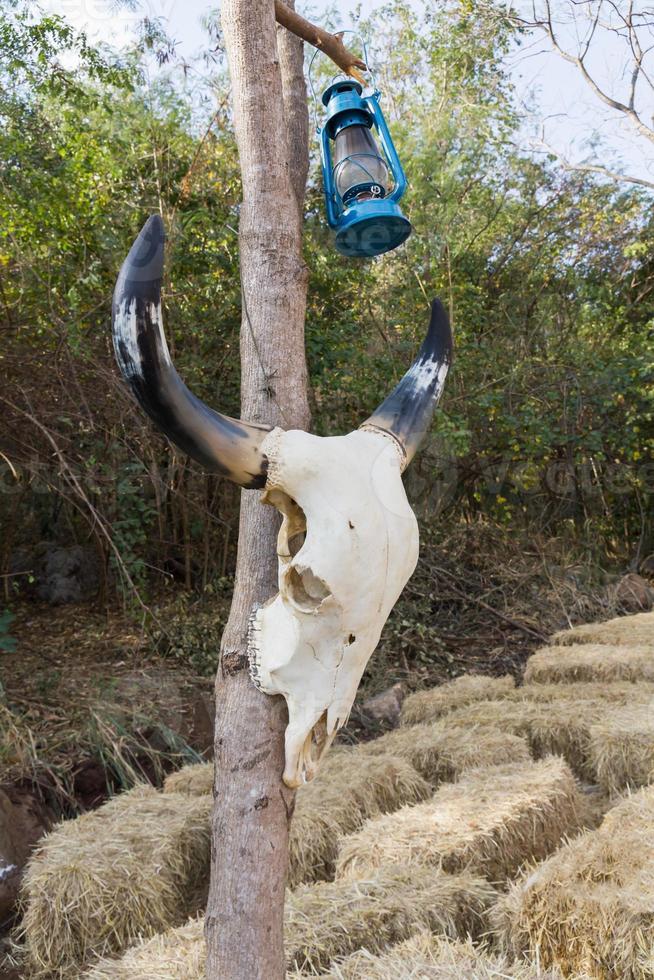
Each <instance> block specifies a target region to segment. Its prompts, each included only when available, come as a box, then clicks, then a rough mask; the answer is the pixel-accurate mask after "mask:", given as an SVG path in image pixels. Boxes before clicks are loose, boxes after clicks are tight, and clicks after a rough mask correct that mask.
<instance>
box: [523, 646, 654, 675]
mask: <svg viewBox="0 0 654 980" xmlns="http://www.w3.org/2000/svg"><path fill="white" fill-rule="evenodd" d="M577 681H601V682H604V683H606V682H607V681H654V645H652V646H650V647H647V646H614V645H612V644H601V643H574V644H570V645H569V646H551V647H543V649H542V650H539V651H538V652H537V653H535V654H534V655H533V656H532V657H530V658H529V660H528V661H527V668H526V670H525V684H542V683H554V684H562V683H570V682H577Z"/></svg>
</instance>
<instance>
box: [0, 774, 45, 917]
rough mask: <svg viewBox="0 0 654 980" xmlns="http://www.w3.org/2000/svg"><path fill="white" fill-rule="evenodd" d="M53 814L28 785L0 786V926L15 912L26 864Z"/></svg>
mask: <svg viewBox="0 0 654 980" xmlns="http://www.w3.org/2000/svg"><path fill="white" fill-rule="evenodd" d="M51 824H52V815H51V814H50V813H49V811H48V810H47V808H46V807H45V806H44V805H43V804H42V803H41V802H40V801H39V800H38V799H37V798H36V797H35V796H34V794H33V793H32V792H30V790H28V789H24V788H22V787H16V786H5V787H4V788H3V789H0V926H1V925H2V923H3V922H5V921H6V920H7V919H8V918H9V917H10V916H11V912H12V908H13V906H14V903H15V901H16V897H17V895H18V887H19V884H20V878H21V875H22V872H23V868H24V866H25V864H26V862H27V859H28V857H29V856H30V854H31V852H32V850H33V849H34V847H35V846H36V844H37V842H38V841H39V840H40V838H41V837H42V836H43V835H44V834H45V833H46V831H48V830H49V828H50V826H51Z"/></svg>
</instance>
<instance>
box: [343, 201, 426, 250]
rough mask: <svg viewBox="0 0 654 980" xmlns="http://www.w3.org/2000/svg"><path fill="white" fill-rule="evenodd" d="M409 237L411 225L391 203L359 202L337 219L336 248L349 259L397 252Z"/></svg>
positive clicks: (397, 207)
mask: <svg viewBox="0 0 654 980" xmlns="http://www.w3.org/2000/svg"><path fill="white" fill-rule="evenodd" d="M410 234H411V222H410V221H409V219H408V218H405V217H404V215H403V214H402V211H401V210H400V208H399V206H398V205H397V204H396V203H395V202H394V201H391V200H388V199H387V200H384V199H382V200H374V201H362V202H360V203H358V204H353V205H352V206H351V207H349V208H346V209H345V210H344V211H343V213H342V215H341V216H340V218H339V219H338V224H337V225H336V248H337V250H338V251H339V252H340V253H341V255H347V256H349V257H350V258H371V257H372V256H373V255H382V254H383V253H384V252H390V251H391V250H392V249H394V248H397V247H398V245H401V244H402V242H405V241H406V240H407V238H408V237H409V235H410Z"/></svg>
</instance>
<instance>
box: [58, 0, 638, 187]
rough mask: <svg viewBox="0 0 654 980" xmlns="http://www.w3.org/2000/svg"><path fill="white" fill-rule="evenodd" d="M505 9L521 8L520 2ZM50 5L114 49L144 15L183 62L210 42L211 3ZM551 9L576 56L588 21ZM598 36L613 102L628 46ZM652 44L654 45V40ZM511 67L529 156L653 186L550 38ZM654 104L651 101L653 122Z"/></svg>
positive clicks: (617, 121) (632, 145)
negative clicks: (599, 168)
mask: <svg viewBox="0 0 654 980" xmlns="http://www.w3.org/2000/svg"><path fill="white" fill-rule="evenodd" d="M507 2H508V3H513V5H514V8H515V7H516V4H518V5H519V4H520V2H521V0H507ZM621 2H622V3H623V4H624V2H625V0H618V5H620V3H621ZM378 5H379V2H378V0H362V2H358V0H340V2H339V3H338V10H339V13H340V24H341V26H342V27H343V28H350V27H352V26H353V20H352V15H353V13H354V11H355V10H356V9H358V8H360V9H361V12H362V14H363V15H364V16H366V15H369V14H370V13H371V12H372V10H373V9H374V8H375V7H376V6H378ZM44 6H45V7H46V9H49V10H51V11H53V12H56V13H58V14H61V15H63V16H64V17H65V18H66V19H67V20H68V21H69V22H70V23H71V24H73V25H74V26H75V27H78V28H80V29H83V30H85V31H86V32H87V34H88V36H89V39H91V40H103V41H106V42H108V43H110V44H111V45H112V46H120V45H122V44H125V43H127V42H128V41H129V40H130V37H132V36H133V32H134V29H135V27H136V25H137V23H138V21H139V20H140V19H141V18H142V17H143V16H144V15H147V16H149V17H161V18H162V20H163V23H164V26H165V29H166V30H167V32H168V34H169V35H170V36H172V37H174V38H175V40H176V41H177V54H178V56H179V57H183V58H186V59H190V58H191V57H192V56H193V55H194V54H195V53H197V52H198V50H200V49H201V48H202V46H203V44H204V43H205V38H206V36H205V34H204V32H203V29H202V17H203V15H204V14H205V13H206V12H207V10H208V9H210V8H211V6H212V4H211V3H207V0H140V3H139V5H138V8H137V9H135V10H133V11H130V10H129V9H127V8H126V7H124V6H118V5H117V3H116V0H46V2H45V3H44ZM415 6H416V9H419V7H420V3H419V0H415ZM325 7H326V4H324V3H321V2H320V0H313V2H312V3H311V5H310V9H311V15H312V17H314V19H318V18H319V12H320V10H321V8H323V9H324V8H325ZM298 9H299V10H300V12H302V10H305V11H306V10H307V5H306V4H303V3H302V2H298ZM518 9H519V6H518ZM553 9H554V11H555V13H557V14H558V15H559V29H560V32H561V35H560V36H561V38H562V40H563V41H564V42H565V44H566V46H567V47H568V49H569V50H573V49H574V47H575V45H576V44H577V42H578V39H579V37H580V36H581V37H583V33H584V31H585V30H586V29H587V24H586V22H584V21H583V19H582V20H581V21H579V20H578V21H577V22H576V23H572V22H571V21H570V20H569V18H567V16H566V15H567V11H568V10H569V9H571V8H570V5H569V3H568V0H553ZM600 33H601V37H600V39H599V43H598V42H597V38H598V35H599V34H600ZM598 35H596V40H595V42H594V44H593V48H592V51H593V57H592V59H591V60H590V62H589V65H590V67H591V69H592V71H593V74H594V75H595V76H596V78H597V79H598V80H599V81H600V83H601V84H602V86H603V87H604V88H605V89H606V90H607V91H608V92H609V93H610V94H611V95H613V96H614V97H618V98H621V97H622V98H624V97H625V93H626V87H627V84H628V77H629V73H628V66H627V63H626V61H625V59H624V55H623V48H624V46H623V44H622V43H621V42H620V41H619V39H618V38H617V37H615V36H614V35H612V34H611V33H610V32H607V31H603V32H598ZM650 41H651V43H652V44H654V34H652V36H651V38H650ZM652 57H654V55H653V56H652ZM507 66H508V68H509V70H510V72H511V76H512V79H513V82H514V85H515V89H516V97H517V99H518V102H519V104H520V106H522V107H523V109H524V124H523V127H522V130H521V133H520V139H521V140H522V141H523V143H524V146H525V148H526V149H531V150H533V151H534V152H537V153H538V152H543V151H544V149H545V148H546V147H548V148H549V147H551V148H553V149H554V150H555V151H556V152H557V153H558V154H560V156H561V157H562V158H563V159H564V160H566V161H568V162H569V163H572V164H576V163H584V162H588V163H602V164H605V165H607V166H609V167H610V168H611V169H613V170H617V171H619V172H621V173H629V174H630V175H632V176H634V177H641V178H644V179H647V180H654V152H653V151H654V145H653V144H652V143H650V142H649V141H648V140H647V139H646V138H645V137H643V136H639V135H638V134H636V133H635V131H634V129H633V126H632V125H631V124H630V123H629V122H628V121H627V120H625V119H624V118H623V116H622V113H620V112H617V111H616V110H613V109H610V108H608V107H606V106H604V105H603V104H602V103H601V102H600V101H599V100H598V99H597V97H596V96H594V95H593V93H592V92H591V91H590V89H589V88H588V86H587V84H586V83H585V82H584V81H583V79H582V78H581V76H580V74H579V71H578V70H577V69H576V68H575V66H574V65H571V64H568V63H567V62H566V61H564V60H563V59H562V58H561V57H560V56H559V55H558V54H557V53H556V52H555V51H553V50H552V48H551V45H550V44H549V41H548V40H547V38H545V37H544V36H542V35H539V34H537V35H535V36H533V37H530V38H528V39H527V40H526V41H525V42H524V43H523V45H522V46H521V47H520V48H517V49H516V50H515V51H513V52H512V53H511V55H510V56H509V57H508V58H507ZM653 67H654V66H653ZM649 94H650V96H651V95H652V94H654V93H652V92H651V91H650V93H649ZM653 103H654V100H652V99H650V103H649V113H648V115H649V119H648V120H647V121H648V122H649V123H651V121H652V118H651V107H652V104H653ZM598 135H599V136H600V137H601V140H602V147H601V150H600V151H597V150H596V149H595V146H594V144H595V141H596V137H597V136H598Z"/></svg>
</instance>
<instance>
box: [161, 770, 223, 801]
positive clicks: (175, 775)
mask: <svg viewBox="0 0 654 980" xmlns="http://www.w3.org/2000/svg"><path fill="white" fill-rule="evenodd" d="M162 792H164V793H182V794H183V795H184V796H206V795H207V794H211V793H212V792H213V765H212V764H211V763H209V762H196V763H195V764H194V765H192V766H184V767H183V768H182V769H178V770H177V772H171V773H170V775H169V776H166V778H165V780H164V784H163V790H162Z"/></svg>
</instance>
